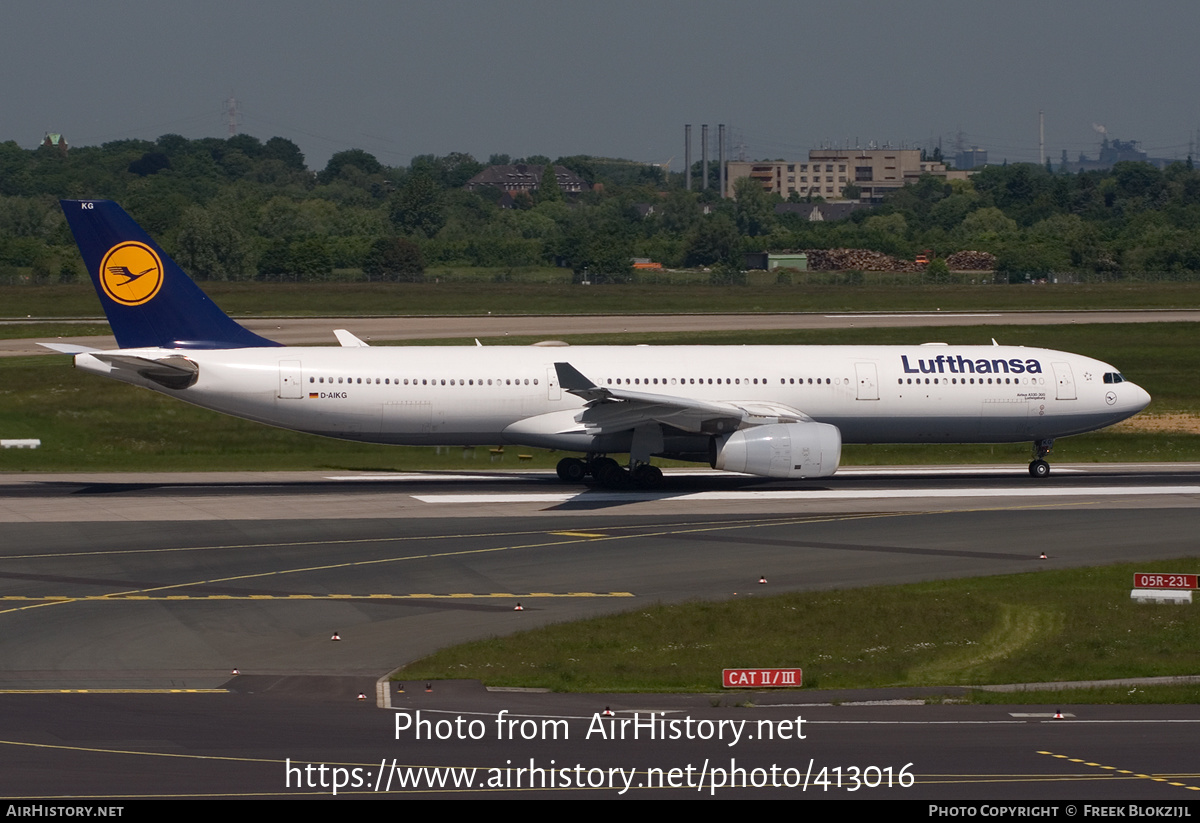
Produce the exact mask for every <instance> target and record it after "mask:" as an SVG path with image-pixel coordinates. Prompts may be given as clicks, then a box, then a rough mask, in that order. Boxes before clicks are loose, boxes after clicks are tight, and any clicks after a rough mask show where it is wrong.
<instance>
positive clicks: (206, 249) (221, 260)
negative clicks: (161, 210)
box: [175, 206, 250, 280]
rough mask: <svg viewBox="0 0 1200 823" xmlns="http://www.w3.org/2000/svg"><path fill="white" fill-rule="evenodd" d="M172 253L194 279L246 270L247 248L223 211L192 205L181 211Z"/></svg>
mask: <svg viewBox="0 0 1200 823" xmlns="http://www.w3.org/2000/svg"><path fill="white" fill-rule="evenodd" d="M175 257H176V258H177V259H178V260H179V264H180V265H181V266H183V268H184V269H185V270H186V271H188V272H189V273H190V274H191V275H192V276H193V277H195V278H197V279H200V280H237V279H240V278H241V277H242V276H243V275H244V274H245V273H246V270H247V268H248V266H249V262H250V260H249V257H250V250H249V247H248V246H247V244H246V242H245V240H244V239H243V238H242V236H241V234H239V233H238V231H237V229H236V228H235V227H234V225H233V221H232V220H230V219H229V215H228V214H227V213H226V212H225V211H223V210H221V209H214V210H212V211H210V210H208V209H204V208H201V207H199V206H193V207H192V208H190V209H188V210H187V211H186V212H185V213H184V215H183V220H182V226H181V228H180V230H179V235H178V236H177V237H176V238H175Z"/></svg>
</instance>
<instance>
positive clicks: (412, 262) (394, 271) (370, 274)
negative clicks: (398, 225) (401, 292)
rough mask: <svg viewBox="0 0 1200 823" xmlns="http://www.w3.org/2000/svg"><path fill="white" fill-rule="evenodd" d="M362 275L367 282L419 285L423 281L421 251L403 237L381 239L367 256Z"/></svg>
mask: <svg viewBox="0 0 1200 823" xmlns="http://www.w3.org/2000/svg"><path fill="white" fill-rule="evenodd" d="M363 274H365V275H366V276H367V279H368V280H390V281H393V282H398V283H419V282H421V281H422V280H424V279H425V263H424V261H423V260H422V259H421V249H420V248H418V247H417V244H416V243H414V242H412V241H411V240H408V239H406V238H403V237H381V238H380V239H378V240H376V241H375V243H374V245H372V246H371V251H370V252H369V253H368V254H367V259H366V261H365V262H364V263H363Z"/></svg>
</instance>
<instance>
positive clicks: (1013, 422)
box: [76, 345, 1150, 455]
mask: <svg viewBox="0 0 1200 823" xmlns="http://www.w3.org/2000/svg"><path fill="white" fill-rule="evenodd" d="M120 353H121V354H127V355H132V356H137V357H143V358H147V359H152V360H155V359H159V358H163V357H166V356H169V355H171V356H180V355H182V356H184V357H186V358H187V359H188V360H191V361H193V362H194V363H196V364H197V366H198V367H199V368H198V377H197V379H196V381H195V383H194V385H192V386H190V387H188V388H185V389H169V388H165V387H163V386H161V385H159V384H157V383H155V382H154V381H152V380H149V379H147V378H145V377H142V376H140V375H138V374H137V373H136V372H135V371H132V370H129V369H114V368H112V367H111V366H110V365H109V364H108V363H105V362H101V361H100V360H98V359H96V358H95V357H92V356H91V355H89V354H80V355H78V356H77V357H76V365H77V366H78V367H80V368H83V369H85V370H88V371H94V372H98V373H101V374H108V375H109V376H112V377H116V378H118V379H122V380H125V381H126V382H130V383H134V384H136V385H142V386H145V387H147V388H151V389H154V390H156V391H160V392H162V393H164V394H168V395H171V396H174V397H178V398H179V399H181V400H185V401H187V402H189V403H193V404H195V405H198V406H203V407H205V408H209V409H214V410H216V411H220V412H224V413H226V414H230V415H234V416H237V417H243V418H248V419H250V420H256V421H259V422H262V423H267V424H269V425H272V426H279V427H281V428H286V429H294V430H297V431H303V432H310V433H313V434H320V435H326V436H330V437H339V438H344V439H350V440H361V441H369V442H376V443H395V444H411V445H481V444H482V445H501V444H505V443H513V444H518V445H527V446H537V447H545V448H560V449H565V450H575V451H595V452H608V451H613V452H621V451H628V437H626V438H624V439H622V438H620V437H616V438H614V437H612V436H607V437H606V438H605V437H600V438H597V437H593V435H589V434H587V433H586V432H584V431H583V430H582V429H581V428H580V427H579V426H577V425H575V424H574V420H575V417H576V415H577V414H578V413H579V412H580V411H582V408H583V406H584V401H583V400H582V399H580V398H578V397H576V396H574V395H572V394H570V393H568V392H566V391H564V390H563V389H562V388H561V387H560V386H559V382H558V377H557V375H556V371H555V365H554V364H555V363H556V362H558V363H569V364H570V365H571V366H572V367H574V368H575V369H576V370H578V371H579V372H580V373H582V374H583V375H586V376H587V377H588V378H590V379H591V380H592V381H593V382H594V383H595V385H597V386H600V387H606V388H614V389H623V390H626V391H635V392H640V393H646V394H653V395H663V396H670V397H676V398H688V399H693V400H701V401H708V402H716V403H729V404H735V405H737V406H740V407H742V408H746V409H748V410H750V411H752V412H755V410H757V412H756V413H758V414H760V415H761V414H766V415H768V416H769V415H772V414H777V413H779V409H780V408H781V407H782V408H784V409H787V410H795V411H798V412H800V413H802V414H803V415H805V416H807V417H809V418H811V419H812V420H814V421H817V422H821V423H828V424H831V425H834V426H836V427H837V428H838V429H839V430H840V431H841V436H842V440H843V441H844V442H847V443H972V442H993V443H995V442H1011V441H1022V440H1028V441H1036V440H1043V439H1049V438H1055V437H1061V436H1065V435H1069V434H1078V433H1080V432H1086V431H1092V430H1094V429H1099V428H1103V427H1104V426H1108V425H1111V424H1113V423H1116V422H1118V421H1120V420H1123V419H1125V418H1127V417H1129V416H1131V415H1133V414H1136V413H1137V412H1138V411H1140V410H1141V409H1143V408H1145V406H1146V404H1147V403H1148V402H1149V399H1150V398H1149V395H1148V394H1147V393H1146V392H1145V391H1144V390H1143V389H1141V388H1140V387H1138V386H1137V385H1135V384H1133V383H1131V382H1125V381H1123V379H1122V378H1120V376H1119V374H1118V373H1117V370H1116V369H1115V368H1113V367H1112V366H1109V365H1107V364H1105V363H1102V362H1100V361H1097V360H1093V359H1091V358H1088V357H1083V356H1080V355H1074V354H1068V353H1065V352H1058V351H1051V350H1047V349H1035V348H1024V347H1013V346H945V345H924V346H586V347H575V346H569V347H537V346H530V347H515V346H491V347H487V346H485V347H444V348H443V347H345V348H332V347H312V348H286V347H285V348H250V349H227V350H187V351H181V350H176V349H138V350H126V351H122V352H120ZM106 354H111V353H106ZM672 435H673V436H672ZM706 437H707V435H704V434H702V433H700V432H686V431H676V432H673V433H672V432H668V437H667V441H666V444H665V445H664V448H663V450H662V451H661V452H659V453H661V454H669V455H695V454H699V453H700V452H701V451H702V450H703V449H704V445H703V440H704V438H706Z"/></svg>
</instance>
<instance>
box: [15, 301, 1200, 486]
mask: <svg viewBox="0 0 1200 823" xmlns="http://www.w3.org/2000/svg"><path fill="white" fill-rule="evenodd" d="M992 335H996V336H997V337H998V338H999V339H1001V340H1002V341H1003V342H1004V343H1013V344H1022V343H1025V344H1031V345H1032V344H1037V345H1040V346H1046V347H1051V348H1057V349H1062V350H1065V351H1073V352H1078V353H1081V354H1089V355H1092V356H1095V357H1099V358H1100V359H1103V360H1106V361H1108V362H1111V363H1114V364H1116V365H1117V366H1118V367H1119V368H1120V369H1121V370H1122V371H1123V372H1124V373H1125V374H1126V375H1127V376H1128V377H1130V378H1131V379H1133V380H1135V381H1136V382H1138V383H1139V384H1140V385H1142V386H1143V387H1145V388H1146V389H1147V390H1148V391H1149V392H1150V393H1151V395H1153V397H1154V402H1153V404H1152V405H1151V407H1150V411H1152V412H1165V411H1174V412H1178V411H1182V412H1188V413H1200V385H1198V384H1197V383H1196V381H1195V380H1194V379H1193V376H1194V375H1196V374H1200V347H1197V346H1195V345H1194V342H1195V340H1196V339H1197V337H1198V336H1200V327H1198V326H1197V325H1196V324H1189V323H1153V324H1133V325H1128V326H1099V325H1097V326H1092V325H1079V326H1030V327H1024V326H1011V327H1004V328H996V329H983V330H981V329H978V328H940V329H842V330H829V331H789V332H726V333H716V334H661V335H597V336H591V337H583V336H580V337H575V338H570V339H571V341H572V342H574V343H577V344H578V343H596V342H623V343H631V342H646V343H663V344H665V343H672V344H681V343H696V342H704V343H724V344H729V345H738V344H758V343H764V344H765V343H784V344H797V345H803V344H813V343H854V342H866V341H870V342H873V343H915V342H922V341H927V340H930V339H936V340H941V341H945V342H949V343H981V342H987V341H988V340H989V339H990V337H991V336H992ZM533 339H534V338H530V339H529V340H528V341H520V340H512V341H511V342H514V343H521V342H531V341H532V340H533ZM438 342H439V343H442V342H446V341H438ZM463 342H468V341H463ZM558 351H563V350H558ZM567 351H569V350H567ZM0 437H4V438H39V439H41V440H42V443H43V445H42V448H40V449H37V450H20V451H18V450H12V449H8V450H0V471H240V470H264V471H265V470H339V471H345V470H355V469H362V470H378V471H386V470H428V469H447V470H460V469H464V468H477V469H492V468H495V469H501V468H503V469H508V468H520V467H525V468H547V469H548V468H550V467H552V466H553V465H554V463H555V462H556V461H557V460H558V458H559V456H560V455H555V454H552V453H548V452H542V451H538V450H533V449H518V448H514V447H511V446H510V447H508V448H507V449H506V450H505V453H504V455H503V456H502V457H501V458H499V459H498V460H496V461H495V462H493V460H492V457H491V454H490V452H489V451H488V450H487V449H485V448H477V449H471V450H469V451H467V452H466V454H465V455H464V451H463V450H462V449H460V448H443V449H441V450H435V449H432V448H417V447H397V446H379V445H372V444H363V443H350V442H345V441H339V440H330V439H326V438H320V437H313V436H311V435H304V434H298V433H295V432H287V431H283V430H280V429H272V428H269V427H266V426H262V425H260V424H256V423H251V422H248V421H244V420H238V419H235V418H231V417H226V416H223V415H220V414H217V413H215V412H210V411H206V410H204V409H198V408H195V407H193V406H189V405H187V404H185V403H180V402H178V401H175V400H173V399H171V398H168V397H165V396H163V395H159V394H154V393H152V392H149V391H146V390H143V389H138V388H134V387H132V386H128V385H125V384H123V383H118V382H116V381H112V380H106V379H104V378H101V377H98V376H96V375H90V374H86V373H83V372H79V371H76V370H75V369H72V368H71V367H70V360H69V358H67V357H65V356H59V355H44V356H39V357H13V358H0ZM1028 452H1029V446H1028V444H1025V443H1015V444H1003V445H987V444H984V445H896V446H847V447H846V448H845V450H844V453H843V463H844V464H845V465H871V464H903V465H916V464H928V463H1010V464H1013V465H1021V464H1022V463H1023V462H1025V461H1027V460H1028V456H1029V455H1028ZM518 453H521V454H529V455H532V457H533V459H532V460H530V461H527V462H525V461H520V460H518V458H517V454H518ZM1053 456H1054V459H1056V460H1058V461H1079V462H1121V461H1131V460H1159V461H1172V460H1200V435H1192V434H1169V435H1166V434H1143V433H1136V432H1132V433H1125V432H1111V431H1110V432H1095V433H1092V434H1088V435H1081V436H1077V437H1070V438H1065V439H1063V440H1060V441H1059V443H1058V444H1057V445H1056V448H1055V451H1054V455H1053Z"/></svg>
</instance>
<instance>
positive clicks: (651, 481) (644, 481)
mask: <svg viewBox="0 0 1200 823" xmlns="http://www.w3.org/2000/svg"><path fill="white" fill-rule="evenodd" d="M633 484H634V485H635V486H637V487H638V488H639V489H661V488H662V485H663V473H662V470H661V469H659V468H658V467H657V466H651V465H650V464H649V463H643V464H642V465H640V466H638V467H637V468H636V469H634V470H633Z"/></svg>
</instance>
